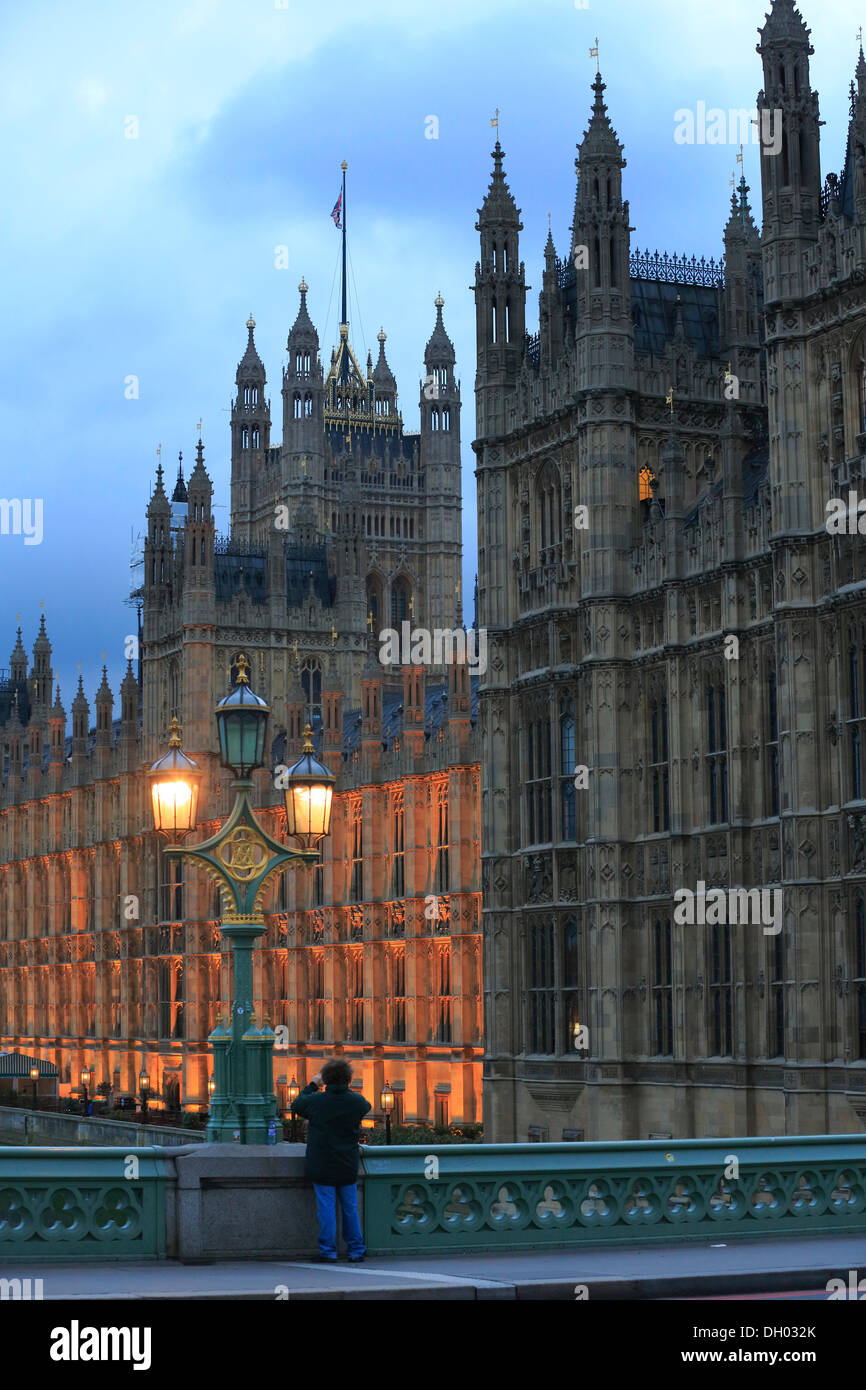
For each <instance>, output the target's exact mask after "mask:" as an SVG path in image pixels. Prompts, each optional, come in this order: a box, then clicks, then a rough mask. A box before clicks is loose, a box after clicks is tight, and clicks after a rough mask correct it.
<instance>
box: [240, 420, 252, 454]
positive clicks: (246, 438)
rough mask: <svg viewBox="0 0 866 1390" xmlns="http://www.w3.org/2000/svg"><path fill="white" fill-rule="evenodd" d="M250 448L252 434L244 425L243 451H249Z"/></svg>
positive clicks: (242, 431) (242, 432) (242, 434)
mask: <svg viewBox="0 0 866 1390" xmlns="http://www.w3.org/2000/svg"><path fill="white" fill-rule="evenodd" d="M249 447H250V432H249V430H248V429H247V427H246V425H244V427H243V429H242V430H241V448H242V449H248V448H249Z"/></svg>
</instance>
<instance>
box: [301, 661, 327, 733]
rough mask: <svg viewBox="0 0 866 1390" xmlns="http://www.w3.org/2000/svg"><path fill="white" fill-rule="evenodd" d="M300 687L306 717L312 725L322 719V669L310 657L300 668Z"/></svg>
mask: <svg viewBox="0 0 866 1390" xmlns="http://www.w3.org/2000/svg"><path fill="white" fill-rule="evenodd" d="M301 686H302V687H303V691H304V702H305V704H306V706H307V710H306V717H307V719H308V721H309V722H310V723H311V724H312V723H313V722H314V721H315V720H317V719H321V717H322V668H321V666H320V665H319V663H318V661H315V660H313V658H312V657H308V658H307V660H306V661H305V662H304V664H303V666H302V667H301Z"/></svg>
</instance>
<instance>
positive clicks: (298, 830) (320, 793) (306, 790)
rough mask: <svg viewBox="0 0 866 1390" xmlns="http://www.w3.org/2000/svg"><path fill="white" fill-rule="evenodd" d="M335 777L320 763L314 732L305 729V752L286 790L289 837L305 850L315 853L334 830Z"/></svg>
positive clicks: (288, 781) (288, 775) (293, 768)
mask: <svg viewBox="0 0 866 1390" xmlns="http://www.w3.org/2000/svg"><path fill="white" fill-rule="evenodd" d="M336 780H337V779H336V778H335V777H334V775H333V773H331V772H329V771H328V769H327V768H326V767H323V766H322V764H321V763H320V762H319V761H318V759H317V758H316V756H315V752H314V749H313V731H312V729H311V728H310V726H309V724H308V725H307V727H306V728H305V729H304V751H303V753H302V754H301V756H300V758H299V759H298V761H297V762H296V763H293V764H292V766H291V767H290V768H289V769H288V773H287V786H286V833H287V834H288V835H294V837H295V839H296V840H298V841H300V844H301V847H302V849H305V850H312V849H315V847H316V845H317V844H318V842H319V840H321V839H322V838H323V836H325V835H327V834H328V832H329V830H330V828H331V802H332V800H333V796H334V782H335V781H336Z"/></svg>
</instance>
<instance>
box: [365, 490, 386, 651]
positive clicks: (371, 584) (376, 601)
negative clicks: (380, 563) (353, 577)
mask: <svg viewBox="0 0 866 1390" xmlns="http://www.w3.org/2000/svg"><path fill="white" fill-rule="evenodd" d="M369 528H370V517H369V516H368V517H367V529H368V532H369ZM381 614H382V589H381V585H380V584H379V582H378V580H376V579H372V578H370V577H369V576H368V578H367V615H368V618H372V620H373V621H372V626H371V629H370V630H371V631H372V632H378V631H379V628H380V626H381Z"/></svg>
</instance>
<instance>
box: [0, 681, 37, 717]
mask: <svg viewBox="0 0 866 1390" xmlns="http://www.w3.org/2000/svg"><path fill="white" fill-rule="evenodd" d="M16 691H17V692H18V718H19V719H20V720H21V723H22V724H28V723H29V722H30V695H29V693H28V690H27V682H26V680H23V681H13V680H12V677H11V676H10V675H8V673H7V672H5V671H4V672H2V673H0V727H2V726H3V725H4V724H5V723H6V722H7V720H9V719H10V718H11V717H12V706H13V704H14V702H15V692H16Z"/></svg>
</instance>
